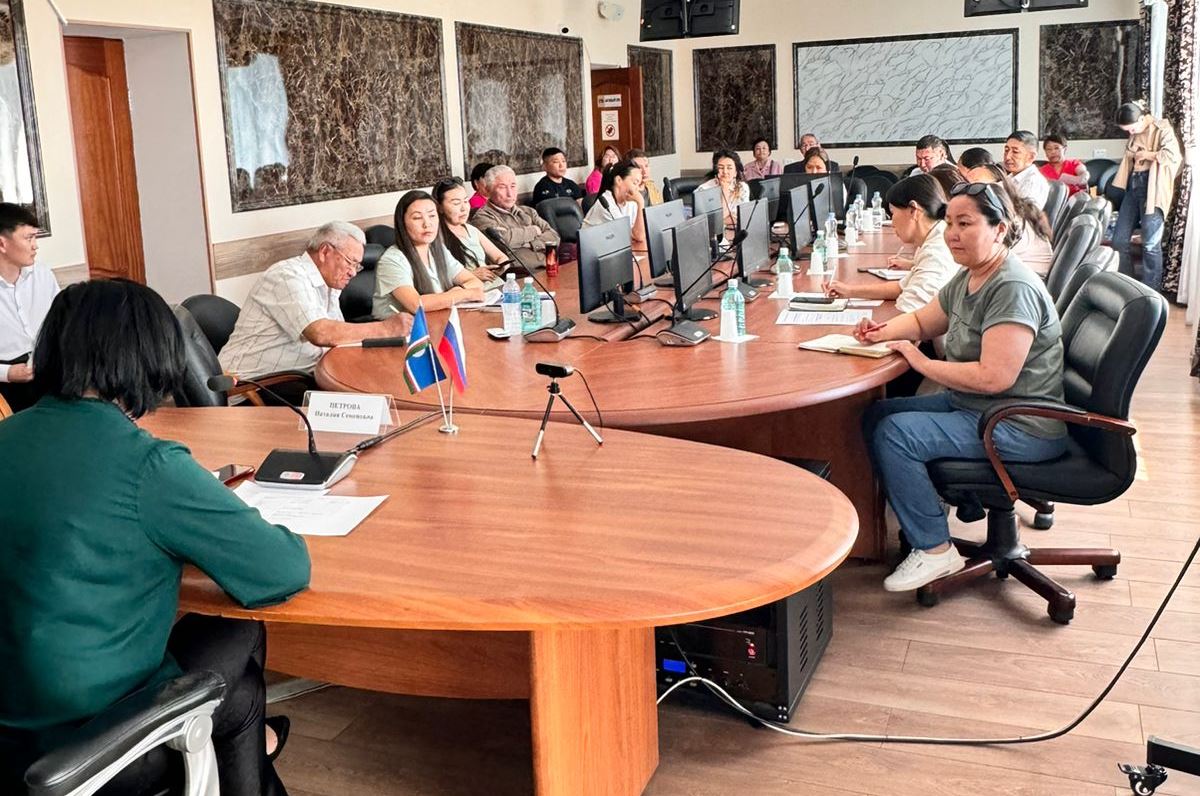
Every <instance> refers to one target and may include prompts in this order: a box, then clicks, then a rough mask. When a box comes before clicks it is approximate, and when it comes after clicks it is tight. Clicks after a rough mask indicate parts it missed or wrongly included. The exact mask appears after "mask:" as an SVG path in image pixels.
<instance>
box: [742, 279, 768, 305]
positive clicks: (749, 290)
mask: <svg viewBox="0 0 1200 796" xmlns="http://www.w3.org/2000/svg"><path fill="white" fill-rule="evenodd" d="M767 284H770V282H768V283H767ZM738 292H739V293H741V294H742V298H744V299H746V301H754V300H755V299H756V298H758V296H759V292H758V288H756V287H754V286H753V285H747V284H746V283H745V282H738Z"/></svg>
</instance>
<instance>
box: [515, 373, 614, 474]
mask: <svg viewBox="0 0 1200 796" xmlns="http://www.w3.org/2000/svg"><path fill="white" fill-rule="evenodd" d="M546 391H547V392H549V393H550V398H549V400H547V401H546V412H545V414H543V415H542V426H541V428H539V429H538V433H537V439H535V440H534V441H533V458H535V459H536V458H537V457H538V451H540V450H541V449H542V437H544V436H546V424H547V423H549V422H550V411H551V410H552V409H553V408H554V401H555V400H559V401H562V402H563V404H565V405H566V407H567V409H570V410H571V414H573V415H575V419H576V420H578V421H579V422H580V423H582V424H583V427H584V428H586V429H587V433H589V434H591V435H592V439H594V440H596V444H597V445H603V444H604V440H603V439H602V438H601V437H600V435H599V434H597V433H596V429H594V428H592V424H591V423H589V422H588V421H587V420H586V419H584V417H583V415H581V414H579V410H578V409H576V408H575V406H574V405H573V404H572V403H571V402H570V400H568V399H567V396H565V395H563V394H562V388H561V387H559V386H558V377H556V376H551V377H550V383H549V384H548V385H546Z"/></svg>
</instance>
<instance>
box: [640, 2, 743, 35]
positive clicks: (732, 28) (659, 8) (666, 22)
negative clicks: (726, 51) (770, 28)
mask: <svg viewBox="0 0 1200 796" xmlns="http://www.w3.org/2000/svg"><path fill="white" fill-rule="evenodd" d="M740 6H741V0H642V20H641V40H642V41H661V40H663V39H683V38H691V37H692V36H736V35H737V32H738V17H739V16H740V11H741V9H740Z"/></svg>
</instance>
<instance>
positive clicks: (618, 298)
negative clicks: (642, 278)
mask: <svg viewBox="0 0 1200 796" xmlns="http://www.w3.org/2000/svg"><path fill="white" fill-rule="evenodd" d="M604 295H605V297H606V298H608V299H610V302H609V303H610V304H611V306H612V309H611V310H610V309H609V308H608V307H605V308H604V309H602V310H597V311H596V312H593V313H592V314H591V315H589V316H587V318H588V320H589V321H591V322H592V323H636V322H637V320H638V319H639V318H640V317H641V315H642V314H641V313H640V312H638V311H637V310H634V311H633V312H626V311H625V296H624V294H623V293H622V292H621V288H620V287H617V288H615V289H613V290H610V291H608V292H607V293H605V294H604Z"/></svg>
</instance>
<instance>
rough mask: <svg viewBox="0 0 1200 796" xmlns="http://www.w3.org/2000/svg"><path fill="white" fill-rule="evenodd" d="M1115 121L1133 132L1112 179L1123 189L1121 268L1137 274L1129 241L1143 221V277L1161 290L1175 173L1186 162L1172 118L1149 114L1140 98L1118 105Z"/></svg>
mask: <svg viewBox="0 0 1200 796" xmlns="http://www.w3.org/2000/svg"><path fill="white" fill-rule="evenodd" d="M1117 124H1118V125H1120V126H1121V129H1122V130H1124V131H1125V132H1126V133H1128V134H1129V141H1128V142H1127V143H1126V144H1125V154H1124V156H1123V157H1122V158H1121V165H1120V167H1119V168H1118V169H1117V176H1116V177H1114V178H1113V181H1112V185H1113V187H1114V188H1124V189H1125V197H1124V198H1123V199H1122V200H1121V212H1120V213H1119V214H1118V216H1117V228H1116V231H1115V232H1114V233H1113V240H1112V246H1113V248H1114V249H1116V250H1117V253H1118V255H1119V256H1120V261H1119V265H1118V269H1119V270H1120V272H1121V273H1123V274H1127V275H1129V276H1133V275H1134V273H1133V259H1132V258H1131V257H1130V256H1129V241H1130V238H1132V237H1133V230H1134V229H1135V228H1137V227H1139V226H1140V227H1141V228H1142V282H1144V283H1145V284H1147V285H1149V286H1150V287H1152V288H1155V289H1161V287H1162V269H1163V265H1162V236H1163V226H1164V225H1165V223H1166V217H1167V213H1168V212H1169V211H1170V210H1171V197H1172V195H1173V194H1174V192H1175V175H1176V174H1178V173H1179V165H1180V163H1181V162H1182V161H1183V156H1182V154H1181V152H1180V150H1179V139H1177V138H1176V137H1175V131H1174V130H1173V129H1172V128H1171V123H1170V122H1168V121H1167V120H1166V119H1159V118H1157V117H1155V116H1152V115H1151V114H1149V113H1146V112H1145V110H1143V109H1142V106H1140V105H1138V104H1137V103H1136V102H1126V103H1125V104H1124V105H1122V106H1121V107H1120V108H1118V109H1117Z"/></svg>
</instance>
